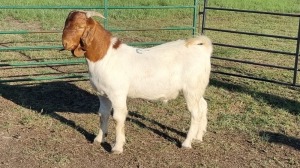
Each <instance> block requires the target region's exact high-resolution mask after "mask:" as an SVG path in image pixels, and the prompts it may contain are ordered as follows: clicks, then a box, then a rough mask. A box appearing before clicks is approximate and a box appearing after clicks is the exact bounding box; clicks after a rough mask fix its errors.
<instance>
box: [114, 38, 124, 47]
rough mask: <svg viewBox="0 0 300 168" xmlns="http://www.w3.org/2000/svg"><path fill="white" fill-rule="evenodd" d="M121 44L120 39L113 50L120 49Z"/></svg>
mask: <svg viewBox="0 0 300 168" xmlns="http://www.w3.org/2000/svg"><path fill="white" fill-rule="evenodd" d="M121 44H122V41H121V40H119V39H118V40H117V41H116V42H115V44H114V45H113V48H114V49H118V48H119V47H120V45H121Z"/></svg>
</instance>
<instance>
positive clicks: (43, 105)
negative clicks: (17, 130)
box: [0, 82, 185, 151]
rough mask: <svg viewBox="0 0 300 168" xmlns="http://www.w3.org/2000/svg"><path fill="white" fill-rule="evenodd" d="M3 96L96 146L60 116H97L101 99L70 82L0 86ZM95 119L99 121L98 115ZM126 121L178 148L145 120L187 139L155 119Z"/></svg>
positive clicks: (107, 147)
mask: <svg viewBox="0 0 300 168" xmlns="http://www.w3.org/2000/svg"><path fill="white" fill-rule="evenodd" d="M0 95H1V96H2V97H3V98H5V99H8V100H10V101H13V102H14V103H16V104H18V105H20V106H22V107H25V108H27V109H31V110H33V111H36V112H40V113H41V114H44V115H45V114H46V115H49V116H51V117H52V118H54V119H56V120H58V121H60V122H62V123H64V124H66V125H68V126H70V127H71V128H73V129H75V130H77V131H78V132H79V133H81V134H83V135H84V136H85V138H86V139H87V140H88V141H89V142H93V140H94V138H95V135H94V134H92V133H90V132H88V131H87V130H86V129H84V128H83V127H81V126H78V125H76V122H74V121H72V120H70V119H67V118H65V117H64V116H62V115H60V114H59V113H57V112H73V113H97V111H98V108H99V99H98V97H97V96H96V95H93V94H91V93H89V92H87V91H85V90H83V89H81V88H79V87H77V86H76V85H74V84H71V83H68V82H50V83H41V84H37V85H6V84H1V83H0ZM95 117H98V115H97V116H95ZM127 120H128V121H130V122H132V123H134V124H136V125H138V126H139V127H142V128H145V129H147V130H150V131H152V132H154V133H155V134H157V135H159V136H161V137H163V138H164V139H167V140H169V141H172V142H175V143H176V145H177V146H179V145H180V142H179V140H178V139H176V138H173V137H170V136H169V135H167V134H165V133H164V132H162V131H160V130H157V129H154V128H151V127H150V126H146V124H144V122H143V120H147V121H148V122H150V123H152V124H155V125H158V126H159V127H160V128H162V129H168V130H170V131H173V132H175V133H177V134H178V135H181V136H185V134H184V133H182V132H180V131H177V130H176V129H173V128H170V127H167V126H165V125H163V124H161V123H159V122H157V121H155V120H153V119H147V118H146V117H144V116H142V115H139V114H138V113H137V112H129V114H128V118H127ZM101 145H102V147H103V148H104V149H105V150H106V151H110V150H111V146H110V145H109V144H108V143H103V144H101Z"/></svg>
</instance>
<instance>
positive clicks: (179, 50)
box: [62, 11, 213, 153]
mask: <svg viewBox="0 0 300 168" xmlns="http://www.w3.org/2000/svg"><path fill="white" fill-rule="evenodd" d="M92 16H100V17H102V18H104V17H103V16H102V15H101V14H99V13H97V12H94V11H72V12H70V13H69V15H68V17H67V19H66V22H65V27H64V30H63V35H62V44H63V47H64V49H65V50H70V51H71V52H72V53H73V55H74V56H77V57H79V56H83V55H84V56H85V58H86V60H87V64H88V71H89V78H90V82H91V84H92V86H93V87H94V88H95V89H96V90H97V91H98V92H99V95H100V96H99V100H100V108H99V115H100V131H99V134H98V135H97V137H96V138H95V140H94V141H95V142H100V143H101V142H103V141H104V138H105V135H106V134H107V126H108V118H109V116H110V113H111V110H112V108H113V109H114V113H113V119H114V120H115V121H116V140H115V144H114V146H113V147H112V152H113V153H122V152H123V146H124V143H125V133H124V126H125V125H124V124H125V119H126V116H127V113H128V112H127V105H126V99H127V97H131V98H143V99H148V100H163V101H167V100H170V99H174V98H176V97H177V95H178V93H179V92H180V91H182V92H183V94H184V98H185V100H186V102H187V107H188V110H189V111H190V113H191V125H190V128H189V131H188V133H187V137H186V139H185V141H184V142H183V143H182V147H185V148H191V147H192V146H191V143H192V140H197V141H202V137H203V134H204V133H205V132H206V125H207V116H206V115H207V103H206V101H205V100H204V98H203V94H204V92H205V89H206V87H207V85H208V82H209V75H210V70H211V64H210V57H211V54H212V50H213V49H212V43H211V41H210V39H209V38H208V37H206V36H199V37H196V38H191V39H188V40H177V41H172V42H168V43H165V44H162V45H158V46H155V47H151V48H145V49H141V48H134V47H131V46H128V45H126V44H124V43H122V42H121V41H120V40H119V39H118V38H117V37H114V36H112V34H111V33H110V32H109V31H107V30H105V29H104V28H103V27H102V26H101V24H99V23H98V22H97V21H95V20H94V19H92V18H91V17H92Z"/></svg>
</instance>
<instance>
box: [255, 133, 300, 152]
mask: <svg viewBox="0 0 300 168" xmlns="http://www.w3.org/2000/svg"><path fill="white" fill-rule="evenodd" d="M259 136H261V137H262V139H263V140H265V141H267V142H269V143H276V144H282V145H286V146H290V147H293V148H294V149H296V150H300V139H297V138H294V137H290V136H286V135H284V134H280V133H274V132H269V131H261V132H260V133H259Z"/></svg>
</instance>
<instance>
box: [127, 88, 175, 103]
mask: <svg viewBox="0 0 300 168" xmlns="http://www.w3.org/2000/svg"><path fill="white" fill-rule="evenodd" d="M179 91H180V90H179V89H178V88H165V87H164V88H157V87H156V86H152V87H148V88H143V89H139V88H135V89H129V92H128V97H130V98H142V99H147V100H162V101H168V100H171V99H175V98H176V97H177V96H178V93H179Z"/></svg>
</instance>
